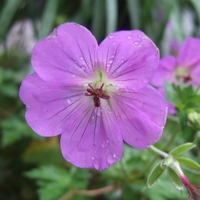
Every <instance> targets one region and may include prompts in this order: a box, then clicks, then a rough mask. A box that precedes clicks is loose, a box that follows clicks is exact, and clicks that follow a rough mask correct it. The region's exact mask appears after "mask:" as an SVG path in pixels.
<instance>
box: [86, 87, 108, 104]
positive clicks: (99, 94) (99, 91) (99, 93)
mask: <svg viewBox="0 0 200 200" xmlns="http://www.w3.org/2000/svg"><path fill="white" fill-rule="evenodd" d="M88 86H89V87H90V88H87V89H86V91H87V93H85V95H86V96H94V97H93V101H94V106H95V107H100V105H101V103H100V98H102V99H109V98H110V96H109V95H107V94H104V92H103V86H104V84H102V85H101V87H100V88H96V89H95V88H94V87H92V86H91V85H90V84H88Z"/></svg>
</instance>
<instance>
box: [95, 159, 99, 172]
mask: <svg viewBox="0 0 200 200" xmlns="http://www.w3.org/2000/svg"><path fill="white" fill-rule="evenodd" d="M94 167H95V169H97V170H99V167H100V165H99V163H98V162H97V161H95V162H94Z"/></svg>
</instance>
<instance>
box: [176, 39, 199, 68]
mask: <svg viewBox="0 0 200 200" xmlns="http://www.w3.org/2000/svg"><path fill="white" fill-rule="evenodd" d="M199 46H200V39H197V38H188V39H187V40H185V42H184V43H183V44H182V46H181V48H180V50H179V53H178V56H177V66H181V67H188V68H191V69H192V68H194V67H195V66H196V65H200V51H199Z"/></svg>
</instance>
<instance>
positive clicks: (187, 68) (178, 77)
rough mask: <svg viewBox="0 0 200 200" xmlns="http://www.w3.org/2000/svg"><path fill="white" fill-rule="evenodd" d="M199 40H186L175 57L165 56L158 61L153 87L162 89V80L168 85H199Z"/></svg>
mask: <svg viewBox="0 0 200 200" xmlns="http://www.w3.org/2000/svg"><path fill="white" fill-rule="evenodd" d="M199 77H200V39H197V38H188V39H187V40H185V42H184V43H183V44H182V46H181V47H180V49H179V51H178V54H177V56H176V57H174V56H166V57H164V58H162V59H161V60H160V63H159V67H158V69H157V71H156V74H155V76H154V78H153V81H152V83H153V84H154V85H155V86H158V87H163V85H164V80H167V81H168V82H170V83H177V84H180V83H187V84H192V85H194V86H198V85H199V84H200V78H199Z"/></svg>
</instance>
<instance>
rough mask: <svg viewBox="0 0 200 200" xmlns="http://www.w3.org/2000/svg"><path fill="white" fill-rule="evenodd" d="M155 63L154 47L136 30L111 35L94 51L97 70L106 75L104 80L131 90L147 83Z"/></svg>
mask: <svg viewBox="0 0 200 200" xmlns="http://www.w3.org/2000/svg"><path fill="white" fill-rule="evenodd" d="M158 61H159V51H158V49H157V47H156V46H155V45H154V43H153V42H152V41H151V40H150V39H149V38H148V37H147V36H146V35H145V34H144V33H143V32H141V31H139V30H134V31H119V32H115V33H112V34H110V35H108V37H106V39H105V40H104V41H103V42H102V43H101V44H100V46H99V50H98V66H99V67H100V68H102V69H103V70H104V71H105V72H107V73H108V78H111V79H112V80H115V81H116V82H117V83H118V84H119V85H120V87H124V88H131V89H134V90H136V89H139V88H142V87H144V85H146V84H147V83H149V81H150V80H151V78H152V76H153V75H154V73H155V70H156V69H157V65H158Z"/></svg>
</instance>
